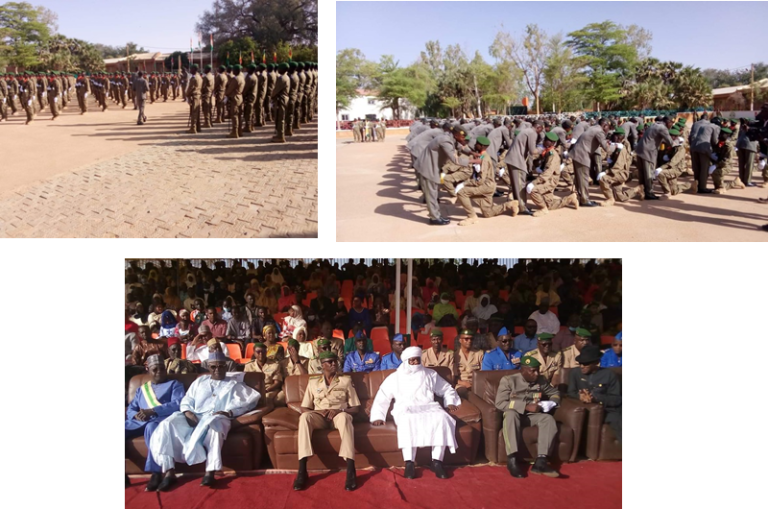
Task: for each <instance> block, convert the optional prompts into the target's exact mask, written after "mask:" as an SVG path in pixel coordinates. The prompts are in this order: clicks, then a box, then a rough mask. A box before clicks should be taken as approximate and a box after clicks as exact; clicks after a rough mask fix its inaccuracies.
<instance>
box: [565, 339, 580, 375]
mask: <svg viewBox="0 0 768 509" xmlns="http://www.w3.org/2000/svg"><path fill="white" fill-rule="evenodd" d="M561 353H562V354H563V368H564V369H572V368H578V367H579V363H578V362H576V357H578V356H579V354H580V353H581V352H579V351H578V350H577V349H576V347H575V346H573V345H571V346H567V347H565V348H563V349H562V350H561ZM565 382H567V380H561V383H565Z"/></svg>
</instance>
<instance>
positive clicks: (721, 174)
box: [712, 141, 735, 191]
mask: <svg viewBox="0 0 768 509" xmlns="http://www.w3.org/2000/svg"><path fill="white" fill-rule="evenodd" d="M712 153H713V154H717V162H715V171H714V172H713V173H712V182H713V183H714V184H715V189H720V190H722V191H727V190H728V189H731V188H732V187H733V183H734V182H735V180H732V181H730V182H725V177H726V176H727V175H728V173H730V171H731V166H732V164H731V159H732V158H733V153H734V150H733V145H732V144H731V143H729V142H728V141H725V142H718V144H717V146H716V147H715V150H713V151H712Z"/></svg>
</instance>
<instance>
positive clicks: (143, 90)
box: [133, 76, 149, 123]
mask: <svg viewBox="0 0 768 509" xmlns="http://www.w3.org/2000/svg"><path fill="white" fill-rule="evenodd" d="M147 92H149V83H147V80H146V79H145V78H144V76H142V77H141V78H136V79H135V80H133V97H134V98H135V99H136V107H137V108H138V109H139V123H142V122H144V120H145V119H146V118H147V117H146V116H145V115H144V104H145V103H146V102H147Z"/></svg>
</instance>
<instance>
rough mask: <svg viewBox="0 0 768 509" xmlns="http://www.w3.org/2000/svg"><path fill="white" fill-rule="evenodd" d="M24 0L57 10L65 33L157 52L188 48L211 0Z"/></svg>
mask: <svg viewBox="0 0 768 509" xmlns="http://www.w3.org/2000/svg"><path fill="white" fill-rule="evenodd" d="M0 1H2V0H0ZM26 1H28V2H29V3H31V4H32V5H36V6H37V5H42V6H43V7H46V8H48V9H50V10H52V11H53V12H55V13H56V14H58V15H59V22H58V23H59V33H60V34H62V35H65V36H67V37H72V38H75V39H82V40H84V41H88V42H91V43H100V44H107V45H109V46H122V45H125V43H127V42H129V41H132V42H135V43H136V44H138V45H139V46H144V47H145V48H147V49H148V50H151V51H161V52H172V51H174V50H184V49H186V50H189V38H190V37H192V38H193V39H194V46H195V47H197V35H196V31H195V23H197V21H198V19H199V18H200V16H201V15H202V14H203V12H204V11H205V10H209V9H210V8H211V6H212V5H213V0H128V1H118V2H109V1H104V0H26ZM207 37H208V36H207V34H204V35H203V46H206V44H207V42H206V38H207Z"/></svg>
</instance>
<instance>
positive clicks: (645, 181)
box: [636, 122, 672, 194]
mask: <svg viewBox="0 0 768 509" xmlns="http://www.w3.org/2000/svg"><path fill="white" fill-rule="evenodd" d="M662 143H664V145H665V146H666V147H671V146H672V137H671V136H670V135H669V130H668V129H667V126H665V125H664V124H662V123H661V122H656V123H655V124H653V125H652V126H651V127H649V128H648V129H646V130H645V131H644V132H643V137H642V138H640V142H639V143H638V144H637V149H636V154H637V169H638V176H639V177H640V183H641V184H642V185H643V188H644V189H645V194H649V193H651V192H652V191H653V170H654V169H655V168H656V161H657V160H658V158H659V146H660V145H661V144H662Z"/></svg>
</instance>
